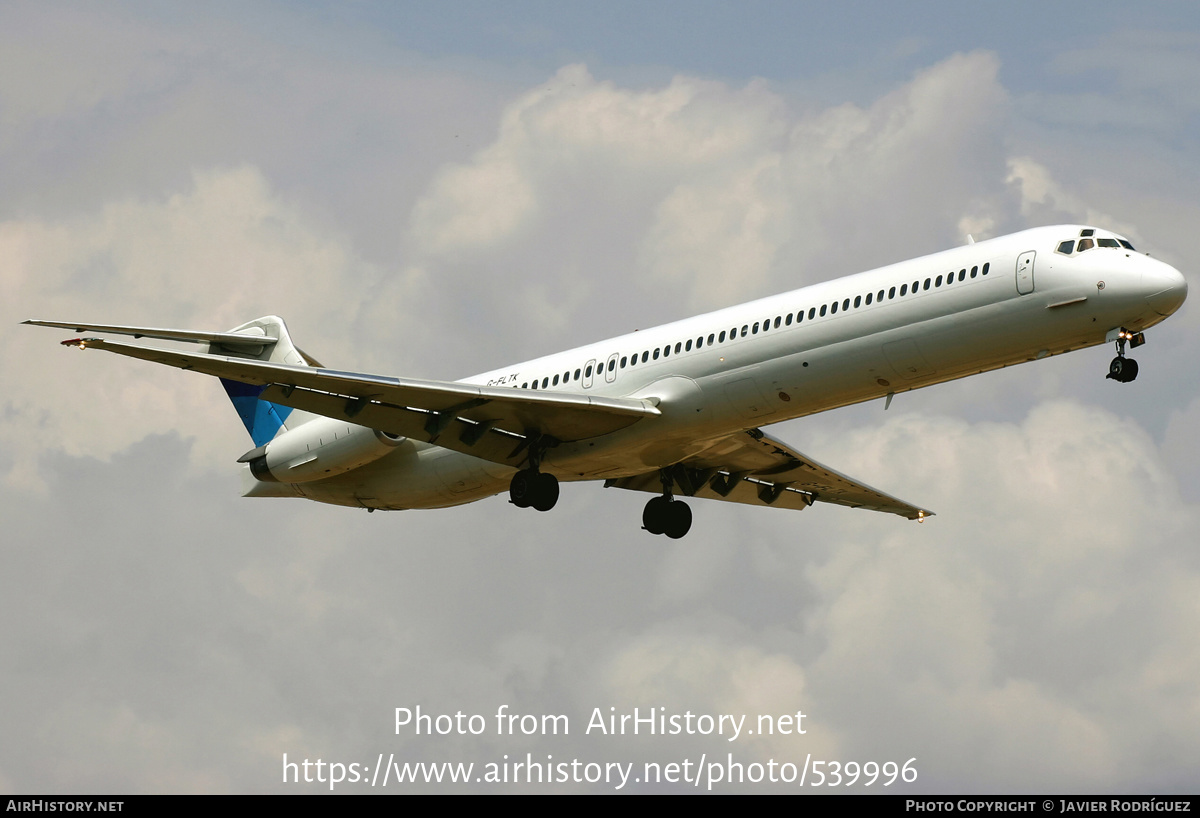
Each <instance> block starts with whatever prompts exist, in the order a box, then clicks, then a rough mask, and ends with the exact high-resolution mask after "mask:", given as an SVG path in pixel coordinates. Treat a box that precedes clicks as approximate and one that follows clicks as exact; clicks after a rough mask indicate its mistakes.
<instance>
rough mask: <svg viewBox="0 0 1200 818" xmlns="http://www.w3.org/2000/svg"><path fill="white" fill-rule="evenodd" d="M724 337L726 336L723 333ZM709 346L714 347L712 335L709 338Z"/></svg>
mask: <svg viewBox="0 0 1200 818" xmlns="http://www.w3.org/2000/svg"><path fill="white" fill-rule="evenodd" d="M722 335H724V333H722ZM708 345H709V346H712V345H713V336H712V335H709V336H708Z"/></svg>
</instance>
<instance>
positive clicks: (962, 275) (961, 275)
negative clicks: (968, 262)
mask: <svg viewBox="0 0 1200 818" xmlns="http://www.w3.org/2000/svg"><path fill="white" fill-rule="evenodd" d="M966 277H967V271H966V270H959V271H958V280H959V281H962V280H963V279H965V278H966Z"/></svg>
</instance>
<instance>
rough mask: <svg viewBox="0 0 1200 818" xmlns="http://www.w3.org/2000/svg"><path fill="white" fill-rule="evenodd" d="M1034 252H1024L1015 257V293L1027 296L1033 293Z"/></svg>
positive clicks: (1035, 253) (1035, 252)
mask: <svg viewBox="0 0 1200 818" xmlns="http://www.w3.org/2000/svg"><path fill="white" fill-rule="evenodd" d="M1036 255H1037V251H1035V250H1026V251H1025V252H1024V253H1022V254H1021V255H1019V256H1017V292H1019V293H1020V294H1021V295H1029V294H1030V293H1031V292H1033V257H1034V256H1036Z"/></svg>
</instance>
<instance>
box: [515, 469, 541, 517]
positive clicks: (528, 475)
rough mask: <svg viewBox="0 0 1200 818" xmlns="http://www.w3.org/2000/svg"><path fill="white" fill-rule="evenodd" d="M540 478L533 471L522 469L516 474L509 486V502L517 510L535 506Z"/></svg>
mask: <svg viewBox="0 0 1200 818" xmlns="http://www.w3.org/2000/svg"><path fill="white" fill-rule="evenodd" d="M539 476H540V475H538V473H537V472H535V471H533V470H532V469H522V470H521V471H519V472H517V473H516V474H514V475H513V476H512V482H511V483H509V484H508V501H509V502H510V503H512V504H513V505H514V506H516V507H517V508H529V507H530V506H531V505H533V497H534V494H536V492H537V481H538V477H539Z"/></svg>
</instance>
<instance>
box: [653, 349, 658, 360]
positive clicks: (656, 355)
mask: <svg viewBox="0 0 1200 818" xmlns="http://www.w3.org/2000/svg"><path fill="white" fill-rule="evenodd" d="M654 360H656V361H657V360H658V347H655V348H654Z"/></svg>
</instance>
